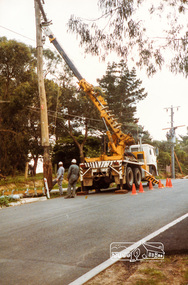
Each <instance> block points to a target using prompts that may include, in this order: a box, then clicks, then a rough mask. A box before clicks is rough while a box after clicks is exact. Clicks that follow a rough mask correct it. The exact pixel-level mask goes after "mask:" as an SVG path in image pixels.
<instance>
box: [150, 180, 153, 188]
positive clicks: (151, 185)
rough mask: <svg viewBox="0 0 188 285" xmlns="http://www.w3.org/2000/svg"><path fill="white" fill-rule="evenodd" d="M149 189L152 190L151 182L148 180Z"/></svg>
mask: <svg viewBox="0 0 188 285" xmlns="http://www.w3.org/2000/svg"><path fill="white" fill-rule="evenodd" d="M149 190H153V184H152V182H151V181H149Z"/></svg>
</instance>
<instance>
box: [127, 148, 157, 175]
mask: <svg viewBox="0 0 188 285" xmlns="http://www.w3.org/2000/svg"><path fill="white" fill-rule="evenodd" d="M129 151H130V152H131V153H132V154H134V156H135V157H136V158H137V159H138V161H140V162H143V163H144V165H145V167H143V168H145V170H146V171H147V172H149V173H151V174H152V175H153V176H157V175H158V170H157V154H156V148H155V147H154V146H152V145H149V144H137V145H131V146H130V147H129ZM144 176H145V175H143V177H144Z"/></svg>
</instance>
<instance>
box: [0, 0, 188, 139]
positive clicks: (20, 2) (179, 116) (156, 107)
mask: <svg viewBox="0 0 188 285" xmlns="http://www.w3.org/2000/svg"><path fill="white" fill-rule="evenodd" d="M44 10H45V12H46V13H47V17H48V18H49V19H50V20H52V23H53V25H51V26H50V28H51V30H52V31H53V33H54V35H55V36H56V37H57V39H58V41H59V42H60V44H61V45H62V47H63V49H64V50H65V51H66V52H67V54H68V56H69V57H70V59H71V60H72V61H73V62H74V64H75V66H76V67H77V69H78V70H79V72H80V73H81V75H82V76H83V77H84V78H85V79H86V80H87V81H88V82H89V83H91V84H93V85H96V79H97V78H101V77H102V76H103V75H104V74H105V71H106V66H107V62H106V63H103V62H100V61H99V59H98V58H97V57H92V56H90V55H85V54H84V49H83V48H81V47H80V46H79V41H78V40H77V38H76V35H73V34H70V33H68V31H67V22H68V19H69V18H70V16H71V15H72V14H74V15H76V16H80V17H82V18H87V19H88V18H90V19H94V18H97V17H98V15H99V10H98V6H97V0H89V1H88V0H79V1H78V0H68V1H67V0H53V1H52V0H45V5H44ZM185 25H187V23H185ZM156 26H157V25H156ZM156 26H155V29H156ZM2 36H6V37H7V38H8V39H15V40H17V41H20V42H24V43H26V44H27V45H32V46H33V47H35V46H36V40H35V39H36V29H35V11H34V0H17V1H15V0H0V37H2ZM44 48H50V49H52V50H53V51H55V48H54V47H53V45H52V44H50V43H49V40H48V39H46V42H45V45H44ZM108 61H114V57H109V58H108ZM137 77H138V78H139V79H141V80H142V87H144V88H145V91H146V92H147V93H148V96H147V97H146V99H144V100H143V101H141V102H139V103H138V105H137V114H136V117H137V118H139V124H140V125H142V126H143V127H144V130H147V131H149V133H150V134H151V137H152V138H153V140H164V141H166V132H167V130H163V129H164V128H169V127H170V108H171V106H173V107H174V109H173V110H174V126H182V125H184V126H183V127H179V128H177V129H176V135H177V137H178V138H180V137H179V135H187V133H188V129H187V127H188V79H186V78H184V77H183V75H181V74H177V75H175V74H172V73H171V72H170V71H168V68H167V67H165V68H164V69H163V70H162V71H161V72H158V73H157V74H156V75H154V76H153V77H152V78H148V77H147V75H146V73H145V71H144V70H143V71H140V70H137ZM177 107H178V108H177ZM166 108H168V112H167V110H166Z"/></svg>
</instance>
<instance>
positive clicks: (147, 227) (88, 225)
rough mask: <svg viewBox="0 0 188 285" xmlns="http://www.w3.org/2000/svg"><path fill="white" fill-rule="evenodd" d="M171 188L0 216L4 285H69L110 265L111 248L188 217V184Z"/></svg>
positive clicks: (41, 205)
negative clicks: (112, 245)
mask: <svg viewBox="0 0 188 285" xmlns="http://www.w3.org/2000/svg"><path fill="white" fill-rule="evenodd" d="M163 183H164V181H163ZM172 183H173V188H164V189H158V188H157V186H155V188H154V190H148V188H144V190H145V193H140V194H138V195H131V192H130V193H128V194H121V195H120V194H114V193H112V192H109V193H100V194H91V195H88V196H87V198H86V197H85V196H77V197H76V199H64V198H57V199H52V200H47V201H44V202H37V203H33V204H27V205H22V206H16V207H11V208H6V209H3V210H0V284H2V285H3V284H6V285H11V284H14V285H15V284H19V285H22V284H24V285H25V284H28V285H30V284H31V285H32V284H35V285H36V284H37V285H40V284H52V285H56V284H57V285H59V284H61V285H62V284H63V285H66V284H69V283H70V282H71V281H73V280H75V279H77V278H78V277H79V276H81V275H82V274H84V273H86V272H88V271H89V270H91V269H92V268H93V267H95V266H97V265H98V264H100V263H102V262H103V261H105V260H106V259H108V258H109V257H110V244H111V243H112V242H117V241H119V242H120V241H122V242H136V241H138V240H140V239H141V238H143V237H145V236H146V235H148V234H150V233H152V232H154V231H156V230H158V229H159V228H161V227H162V226H164V225H166V224H167V223H170V222H171V221H173V220H174V219H176V218H178V217H180V216H182V215H184V214H185V213H187V208H188V180H174V181H172ZM167 240H168V239H167ZM157 241H159V242H160V240H157ZM164 246H165V247H166V246H167V247H168V245H167V244H164ZM173 248H176V243H175V242H174V246H173Z"/></svg>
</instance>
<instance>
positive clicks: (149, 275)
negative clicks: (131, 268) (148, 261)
mask: <svg viewBox="0 0 188 285" xmlns="http://www.w3.org/2000/svg"><path fill="white" fill-rule="evenodd" d="M139 272H140V273H142V274H144V276H145V277H146V279H145V278H140V279H138V280H137V281H136V283H135V284H136V285H144V284H146V285H157V284H159V282H163V281H165V280H166V277H165V275H164V274H163V273H162V272H161V271H160V270H157V269H155V268H145V269H141V270H139Z"/></svg>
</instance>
